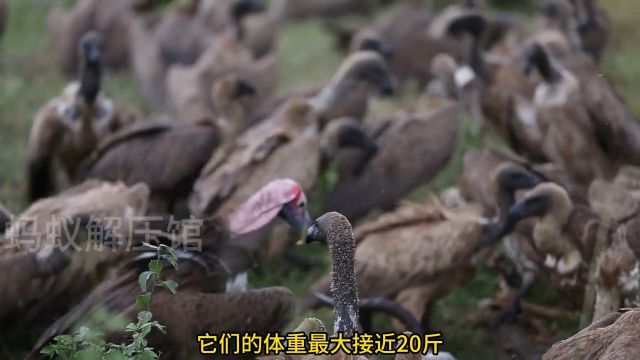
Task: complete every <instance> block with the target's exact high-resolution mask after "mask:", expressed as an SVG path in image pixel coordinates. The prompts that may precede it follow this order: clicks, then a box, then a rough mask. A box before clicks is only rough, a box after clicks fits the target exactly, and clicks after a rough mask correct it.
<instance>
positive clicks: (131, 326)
mask: <svg viewBox="0 0 640 360" xmlns="http://www.w3.org/2000/svg"><path fill="white" fill-rule="evenodd" d="M125 330H126V331H129V332H134V331H138V325H136V324H134V323H130V324H127V327H126V328H125Z"/></svg>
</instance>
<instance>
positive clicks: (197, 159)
mask: <svg viewBox="0 0 640 360" xmlns="http://www.w3.org/2000/svg"><path fill="white" fill-rule="evenodd" d="M253 92H254V90H253V88H252V87H251V86H250V85H249V84H247V83H246V82H244V81H242V80H239V79H237V78H235V77H232V76H231V77H225V78H223V79H221V80H219V81H218V82H217V83H216V85H215V86H214V94H213V97H214V98H215V100H214V101H215V103H216V104H217V105H218V107H219V108H220V110H221V111H222V113H221V114H219V116H218V117H215V118H214V119H211V118H203V119H202V120H201V121H199V122H197V123H186V122H178V121H172V120H168V121H167V120H163V119H155V120H149V121H143V122H140V123H139V124H137V125H135V126H131V127H129V128H127V129H125V130H123V131H121V132H118V133H116V134H114V135H113V136H111V137H110V138H108V139H107V140H105V141H104V142H102V143H101V144H100V146H99V148H98V149H97V151H96V152H94V154H93V155H92V156H91V157H90V158H89V159H88V160H87V161H86V162H85V163H84V164H83V174H82V175H83V177H84V178H97V179H102V180H111V181H116V180H118V181H123V182H125V183H127V184H134V183H137V182H144V183H146V184H148V185H149V187H150V189H151V194H152V206H151V209H150V211H151V212H153V213H156V212H158V213H167V212H178V214H180V210H181V208H180V207H176V206H178V205H180V203H179V201H180V200H183V199H184V198H185V197H186V196H187V195H188V194H189V193H190V191H191V188H192V186H193V183H194V181H195V180H196V178H197V177H198V174H199V173H200V170H201V169H202V168H203V166H204V165H205V164H206V163H207V161H208V160H209V158H210V157H211V155H212V154H213V153H214V150H215V149H216V148H217V147H218V146H219V145H220V144H221V143H222V142H224V141H225V140H229V139H232V138H233V136H234V135H235V133H234V132H235V131H236V130H235V129H236V128H237V127H241V126H242V122H243V120H244V119H243V118H244V115H243V114H244V111H243V108H242V105H241V104H240V103H239V102H240V100H241V99H242V98H243V97H246V96H250V95H251V94H253ZM238 131H239V130H238Z"/></svg>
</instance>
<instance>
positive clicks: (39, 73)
mask: <svg viewBox="0 0 640 360" xmlns="http://www.w3.org/2000/svg"><path fill="white" fill-rule="evenodd" d="M496 1H499V0H496ZM501 2H502V3H508V4H510V3H512V2H506V1H504V0H503V1H501ZM602 3H604V4H605V5H606V7H607V8H608V9H609V10H610V12H611V14H612V17H613V18H614V19H615V28H614V30H615V32H614V40H613V44H612V48H611V51H610V53H609V54H608V55H607V58H606V62H605V65H604V66H603V69H604V70H603V71H604V73H605V74H606V76H607V77H608V78H609V79H610V80H611V82H612V83H614V84H615V86H616V88H617V89H618V90H619V91H620V92H621V93H622V94H623V95H624V96H625V98H626V100H627V103H628V104H630V106H631V107H632V109H633V111H634V113H635V114H636V115H640V62H639V61H637V59H638V58H640V26H639V25H638V24H637V21H638V19H640V8H639V7H637V4H636V1H633V0H605V1H602ZM49 4H51V2H49V1H43V0H10V9H11V14H10V22H9V27H8V29H7V33H6V34H5V36H4V37H3V38H2V39H1V40H0V66H1V69H0V70H1V71H0V146H1V150H2V151H0V169H2V170H0V202H2V203H3V204H5V205H6V206H8V207H9V208H10V209H11V210H13V211H14V212H19V211H20V210H22V209H24V208H25V206H26V205H27V204H26V202H25V200H24V192H25V178H24V173H25V160H26V159H25V156H26V143H27V137H28V133H29V129H30V126H31V122H32V120H33V117H34V115H35V113H36V111H37V109H38V108H39V107H40V106H41V105H42V104H44V102H46V101H47V100H48V99H50V98H52V97H54V96H56V95H57V94H59V92H60V91H61V89H62V87H63V86H64V85H65V83H66V81H67V79H65V78H63V77H62V76H61V75H59V73H58V72H57V71H56V70H55V66H54V60H53V57H52V53H51V52H50V51H49V43H48V38H47V31H46V15H47V9H48V7H49ZM278 56H279V59H280V64H281V74H282V79H281V89H280V91H279V93H280V94H286V93H288V92H290V91H292V90H298V89H307V88H312V87H316V86H319V85H321V84H322V83H323V82H325V81H326V80H327V79H328V78H329V77H330V76H331V74H332V73H333V72H334V70H335V69H336V67H337V66H338V65H339V63H340V60H341V56H342V55H341V54H339V53H337V52H336V51H335V50H334V43H333V41H332V38H331V36H330V35H329V34H328V33H327V32H326V30H325V29H324V25H323V24H322V22H321V21H309V22H305V23H297V24H290V25H287V26H286V27H285V28H284V29H283V33H282V36H281V38H280V39H279V44H278ZM105 83H106V91H107V93H108V94H109V95H110V96H111V97H113V98H114V99H115V100H116V102H117V103H119V104H126V105H127V106H130V107H133V108H142V102H141V98H140V94H139V92H138V89H137V88H136V86H135V83H134V81H133V77H132V76H131V75H130V74H129V73H126V72H124V73H118V74H112V73H111V74H109V75H108V76H107V79H106V80H105ZM412 101H413V99H412V98H406V99H399V100H393V101H391V102H389V101H388V100H385V101H376V103H375V104H374V106H373V109H372V111H371V113H373V114H378V115H379V114H381V113H384V112H386V111H389V109H394V108H398V107H401V106H404V105H407V104H411V103H412ZM472 128H473V127H472V126H470V121H469V120H468V121H466V122H465V125H464V126H463V131H462V132H461V134H460V146H459V148H458V150H457V151H456V153H455V154H454V156H453V158H452V160H451V162H450V163H449V165H448V166H447V167H446V168H445V169H444V170H443V171H442V172H441V173H440V174H438V176H437V177H436V178H435V179H434V180H433V181H432V182H431V183H430V184H428V185H425V186H424V187H422V188H420V189H417V190H416V191H415V192H414V193H413V194H412V195H411V197H412V198H413V199H416V200H421V199H424V198H425V196H426V194H428V193H429V192H430V191H437V190H440V189H443V188H446V187H448V186H451V185H453V184H455V180H456V179H457V177H458V175H459V173H460V171H461V169H462V155H463V154H464V151H465V150H466V149H470V148H478V147H482V146H484V145H485V144H486V143H487V142H488V143H491V144H495V143H496V140H495V139H489V140H487V139H484V138H481V137H479V136H477V135H476V134H475V132H474V131H473V130H472ZM299 250H300V251H303V252H304V253H305V254H307V255H308V256H311V257H313V258H316V259H319V260H321V261H322V262H323V264H324V266H322V267H320V268H318V269H315V270H313V271H310V272H303V271H300V270H298V269H295V268H292V267H286V266H283V265H282V264H281V263H271V264H269V263H265V264H262V265H261V266H260V267H259V268H258V269H256V271H254V272H253V273H252V274H251V282H252V283H253V284H254V285H255V286H268V285H283V286H287V287H289V288H291V289H292V290H293V291H294V292H295V293H296V294H298V295H303V294H304V293H305V292H306V291H307V289H308V288H309V286H310V285H311V284H312V283H313V282H314V281H315V280H316V279H318V278H319V277H320V276H321V274H322V273H323V272H324V271H325V269H326V267H327V265H328V264H327V257H326V250H324V249H321V248H319V247H317V246H314V247H313V248H306V249H299ZM496 288H497V284H496V280H495V276H494V275H492V274H490V273H488V272H486V271H480V273H479V274H478V275H477V276H476V277H475V278H474V279H473V281H471V282H470V283H469V284H467V285H466V286H464V287H460V288H458V289H456V290H455V291H454V292H453V293H451V294H450V295H449V296H447V297H446V298H445V299H443V300H442V301H440V302H439V303H438V305H437V307H436V312H435V315H434V319H433V320H434V326H435V327H436V329H437V330H441V329H442V330H443V331H445V338H446V342H445V349H446V350H447V351H451V352H453V353H454V354H456V355H457V356H458V357H459V359H491V358H493V355H492V353H491V350H490V348H489V347H487V346H486V344H487V343H488V342H489V341H490V333H489V332H488V331H487V330H486V329H485V328H482V327H478V326H469V323H468V321H467V320H468V319H467V315H469V314H471V313H473V311H474V309H475V308H476V307H477V304H478V301H479V300H480V299H482V298H486V297H490V296H491V295H492V294H493V293H494V291H495V289H496ZM531 299H533V300H534V301H537V302H540V303H542V304H547V305H554V304H555V305H557V304H558V301H559V300H558V296H557V295H556V294H554V293H553V291H551V290H550V288H548V287H544V286H537V287H536V288H535V289H534V290H533V293H532V295H531ZM309 315H314V316H318V317H320V318H322V319H323V320H325V321H327V323H328V324H331V321H330V319H331V313H330V312H329V311H322V312H319V313H313V314H311V313H305V314H298V315H297V317H296V321H294V322H293V323H292V325H291V326H292V327H295V324H296V323H297V321H298V320H300V319H302V318H303V317H305V316H309ZM469 316H470V315H469ZM376 322H377V324H378V325H379V326H380V327H382V328H386V327H388V326H389V324H388V322H387V321H386V319H377V321H376ZM572 325H573V324H569V325H568V326H567V324H551V326H552V327H554V328H559V329H560V330H561V331H563V332H564V331H567V329H571V328H572ZM32 336H33V335H32ZM0 345H2V344H0ZM1 349H2V346H0V358H7V357H10V356H12V355H11V354H5V353H3V351H2V350H1ZM13 356H14V357H15V358H19V356H18V355H15V354H14V355H13Z"/></svg>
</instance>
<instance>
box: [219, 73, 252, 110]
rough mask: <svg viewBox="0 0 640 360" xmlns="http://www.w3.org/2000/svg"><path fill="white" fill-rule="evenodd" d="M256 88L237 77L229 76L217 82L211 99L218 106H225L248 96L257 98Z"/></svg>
mask: <svg viewBox="0 0 640 360" xmlns="http://www.w3.org/2000/svg"><path fill="white" fill-rule="evenodd" d="M256 94H257V91H256V88H255V87H254V86H253V85H251V84H250V83H249V82H247V81H245V80H243V79H240V78H238V77H237V76H235V75H228V76H225V77H223V78H222V79H220V80H218V81H216V82H215V83H214V84H213V87H212V89H211V97H212V98H213V100H214V102H215V103H216V105H220V106H224V105H225V104H227V103H229V102H234V101H237V100H240V99H242V98H243V97H246V96H255V95H256Z"/></svg>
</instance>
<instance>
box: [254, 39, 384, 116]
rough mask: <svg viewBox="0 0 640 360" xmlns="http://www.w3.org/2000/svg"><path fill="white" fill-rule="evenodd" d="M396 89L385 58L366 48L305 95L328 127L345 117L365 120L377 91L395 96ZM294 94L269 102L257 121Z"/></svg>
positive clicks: (344, 61) (343, 62)
mask: <svg viewBox="0 0 640 360" xmlns="http://www.w3.org/2000/svg"><path fill="white" fill-rule="evenodd" d="M393 92H394V84H393V79H392V78H391V75H390V74H389V71H388V67H387V65H386V63H385V61H384V59H383V58H382V56H381V55H380V54H379V53H378V52H375V51H371V50H365V51H358V52H356V53H353V54H351V55H349V56H347V57H346V58H345V59H344V60H343V61H342V64H341V65H340V67H339V68H338V69H337V70H336V72H335V73H334V75H333V77H332V78H331V79H330V80H329V81H328V82H327V83H326V84H325V85H324V86H323V87H322V88H321V89H318V90H312V91H307V92H304V93H303V94H301V96H305V97H308V98H309V100H310V102H311V103H312V105H313V108H314V110H315V111H316V112H317V113H318V116H319V117H320V123H321V125H322V126H324V124H326V123H327V122H329V121H331V120H333V119H337V118H342V117H350V118H354V119H359V120H362V119H364V118H365V116H366V113H367V109H368V104H369V99H370V97H371V96H372V95H373V94H376V93H381V94H382V95H391V94H393ZM295 96H298V95H295ZM291 97H292V96H286V97H282V98H277V99H272V100H271V101H269V102H267V103H266V104H264V106H263V107H262V108H261V109H260V111H259V112H258V113H257V114H256V116H254V118H253V121H254V122H259V121H261V120H262V119H264V118H266V117H268V116H269V115H271V114H272V113H273V112H274V111H275V109H277V108H278V107H280V106H282V104H283V103H284V102H285V101H287V100H288V99H289V98H291Z"/></svg>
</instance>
